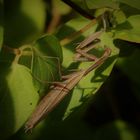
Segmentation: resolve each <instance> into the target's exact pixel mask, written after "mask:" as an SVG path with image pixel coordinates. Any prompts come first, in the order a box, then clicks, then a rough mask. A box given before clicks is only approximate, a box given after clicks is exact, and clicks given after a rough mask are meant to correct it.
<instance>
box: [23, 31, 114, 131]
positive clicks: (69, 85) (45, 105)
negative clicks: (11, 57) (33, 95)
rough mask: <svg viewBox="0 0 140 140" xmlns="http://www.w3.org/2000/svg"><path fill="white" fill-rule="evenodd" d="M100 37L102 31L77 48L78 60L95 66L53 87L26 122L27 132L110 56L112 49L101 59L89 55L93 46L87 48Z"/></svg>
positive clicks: (106, 49) (105, 52) (69, 76)
mask: <svg viewBox="0 0 140 140" xmlns="http://www.w3.org/2000/svg"><path fill="white" fill-rule="evenodd" d="M100 35H101V31H99V32H96V33H95V34H92V35H91V36H89V37H87V38H86V39H85V40H83V41H82V42H81V43H80V44H79V45H78V47H77V48H76V52H77V53H76V55H75V58H76V59H79V58H81V57H83V58H85V59H86V60H87V61H94V64H93V65H91V66H90V67H89V68H87V69H85V70H79V71H77V72H73V73H71V74H69V75H66V76H62V78H63V79H65V80H64V81H62V82H59V83H58V84H56V86H54V87H53V89H51V90H50V92H49V93H48V94H47V95H46V96H45V97H44V98H43V99H42V100H41V101H40V102H39V104H38V105H37V107H36V109H35V110H34V112H33V113H32V115H31V116H30V118H29V119H28V121H27V122H26V124H25V131H26V132H27V131H29V130H32V128H34V127H35V126H36V125H37V124H38V123H39V122H40V121H41V120H42V119H43V118H44V117H45V116H47V114H48V113H49V112H51V111H52V110H53V109H54V108H55V107H56V106H57V105H58V104H59V103H60V102H61V101H62V99H63V98H64V97H65V96H66V95H67V94H68V93H69V91H70V90H72V89H73V88H74V87H75V86H76V85H77V84H78V82H79V81H80V80H81V79H82V78H83V77H84V76H86V75H87V74H88V73H89V72H91V71H92V70H93V69H95V68H97V67H99V66H100V65H101V64H102V63H104V61H105V60H106V59H107V58H108V57H109V56H110V54H111V49H110V48H105V50H104V53H103V55H102V56H101V57H100V58H97V57H96V56H94V55H91V54H88V53H87V52H88V51H89V50H91V49H92V48H93V46H89V47H86V46H87V45H88V44H90V43H91V42H92V41H93V40H95V39H97V38H98V37H99V36H100ZM79 60H80V59H79Z"/></svg>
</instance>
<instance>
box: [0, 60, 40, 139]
mask: <svg viewBox="0 0 140 140" xmlns="http://www.w3.org/2000/svg"><path fill="white" fill-rule="evenodd" d="M7 64H8V63H5V62H1V66H2V68H1V70H0V71H1V73H0V83H1V84H0V114H1V115H0V130H1V133H0V137H1V138H2V139H5V138H7V137H9V136H10V135H12V134H13V133H15V132H16V131H17V130H19V129H20V128H21V127H22V126H23V124H24V123H25V121H26V120H27V118H28V117H29V115H30V114H31V112H32V111H33V109H34V108H35V106H36V104H37V101H38V99H39V96H38V93H37V92H36V89H35V87H34V84H33V79H32V75H31V73H30V70H29V69H28V68H27V67H25V66H23V65H19V64H12V65H11V66H9V65H7Z"/></svg>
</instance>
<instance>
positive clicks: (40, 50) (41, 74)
mask: <svg viewBox="0 0 140 140" xmlns="http://www.w3.org/2000/svg"><path fill="white" fill-rule="evenodd" d="M33 51H34V55H33V62H32V74H33V76H34V77H35V78H36V80H35V85H36V86H37V88H38V90H39V93H43V92H44V91H45V90H46V88H48V83H51V82H53V81H56V80H58V79H60V76H61V74H60V65H61V62H62V59H63V58H62V49H61V46H60V44H59V41H58V39H57V38H56V37H55V36H53V35H45V36H44V37H42V38H40V39H38V40H37V41H36V42H35V44H34V46H33ZM37 79H38V80H37ZM41 81H42V82H41Z"/></svg>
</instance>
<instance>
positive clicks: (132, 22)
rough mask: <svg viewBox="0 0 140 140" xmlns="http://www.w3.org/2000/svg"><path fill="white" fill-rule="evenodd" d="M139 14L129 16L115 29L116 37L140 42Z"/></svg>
mask: <svg viewBox="0 0 140 140" xmlns="http://www.w3.org/2000/svg"><path fill="white" fill-rule="evenodd" d="M139 23H140V15H134V16H130V17H129V18H128V19H127V20H126V21H125V22H124V23H122V24H119V25H118V26H117V27H116V29H115V36H114V38H116V39H122V40H126V41H130V42H136V43H140V38H139V36H140V24H139Z"/></svg>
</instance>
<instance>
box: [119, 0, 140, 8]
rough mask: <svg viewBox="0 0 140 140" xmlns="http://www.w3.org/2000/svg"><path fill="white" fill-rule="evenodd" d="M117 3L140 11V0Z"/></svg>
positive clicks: (123, 0) (126, 0) (124, 0)
mask: <svg viewBox="0 0 140 140" xmlns="http://www.w3.org/2000/svg"><path fill="white" fill-rule="evenodd" d="M117 1H118V2H120V3H124V4H126V5H128V6H131V7H134V8H136V9H139V10H140V1H139V0H117Z"/></svg>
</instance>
